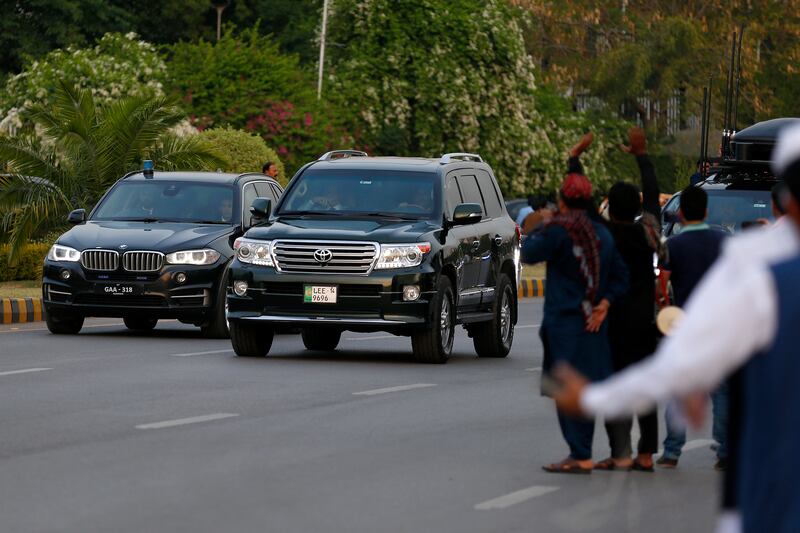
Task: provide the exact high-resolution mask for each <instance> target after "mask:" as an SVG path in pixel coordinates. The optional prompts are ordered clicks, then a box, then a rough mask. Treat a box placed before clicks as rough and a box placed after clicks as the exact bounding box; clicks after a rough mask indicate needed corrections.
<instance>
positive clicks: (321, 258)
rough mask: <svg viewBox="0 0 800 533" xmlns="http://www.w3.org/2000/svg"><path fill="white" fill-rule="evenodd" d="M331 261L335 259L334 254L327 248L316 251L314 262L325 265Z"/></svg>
mask: <svg viewBox="0 0 800 533" xmlns="http://www.w3.org/2000/svg"><path fill="white" fill-rule="evenodd" d="M331 259H333V252H331V251H330V250H328V249H326V248H320V249H319V250H314V260H315V261H316V262H317V263H319V264H321V265H324V264H326V263H327V262H328V261H330V260H331Z"/></svg>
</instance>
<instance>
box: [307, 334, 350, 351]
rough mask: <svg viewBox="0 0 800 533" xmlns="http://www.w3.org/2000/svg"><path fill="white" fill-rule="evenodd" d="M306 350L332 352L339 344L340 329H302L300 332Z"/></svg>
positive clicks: (340, 337)
mask: <svg viewBox="0 0 800 533" xmlns="http://www.w3.org/2000/svg"><path fill="white" fill-rule="evenodd" d="M300 335H301V336H302V338H303V344H304V345H305V347H306V350H312V351H317V352H332V351H334V350H335V349H336V347H337V346H339V341H340V340H341V339H342V332H341V330H334V329H317V330H311V329H303V331H302V332H301V333H300Z"/></svg>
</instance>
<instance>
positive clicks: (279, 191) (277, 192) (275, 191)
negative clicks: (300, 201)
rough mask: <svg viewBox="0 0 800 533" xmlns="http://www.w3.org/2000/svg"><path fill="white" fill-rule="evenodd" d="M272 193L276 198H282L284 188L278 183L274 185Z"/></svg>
mask: <svg viewBox="0 0 800 533" xmlns="http://www.w3.org/2000/svg"><path fill="white" fill-rule="evenodd" d="M272 194H274V195H275V198H276V199H277V198H280V197H281V195H282V194H283V190H282V189H281V188H280V187H278V186H277V185H272Z"/></svg>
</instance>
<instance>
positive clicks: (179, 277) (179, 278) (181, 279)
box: [175, 272, 186, 283]
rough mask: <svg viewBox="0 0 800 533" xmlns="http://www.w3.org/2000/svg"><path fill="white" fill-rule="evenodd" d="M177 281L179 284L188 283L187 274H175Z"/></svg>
mask: <svg viewBox="0 0 800 533" xmlns="http://www.w3.org/2000/svg"><path fill="white" fill-rule="evenodd" d="M175 281H177V282H178V283H186V274H184V273H183V272H178V273H177V274H175Z"/></svg>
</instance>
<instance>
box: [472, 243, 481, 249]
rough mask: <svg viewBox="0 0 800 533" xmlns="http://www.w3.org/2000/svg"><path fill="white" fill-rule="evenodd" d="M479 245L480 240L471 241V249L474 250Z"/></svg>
mask: <svg viewBox="0 0 800 533" xmlns="http://www.w3.org/2000/svg"><path fill="white" fill-rule="evenodd" d="M480 247H481V241H472V250H473V251H475V250H477V249H478V248H480Z"/></svg>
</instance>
